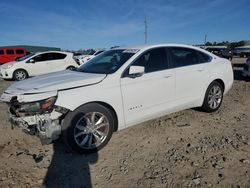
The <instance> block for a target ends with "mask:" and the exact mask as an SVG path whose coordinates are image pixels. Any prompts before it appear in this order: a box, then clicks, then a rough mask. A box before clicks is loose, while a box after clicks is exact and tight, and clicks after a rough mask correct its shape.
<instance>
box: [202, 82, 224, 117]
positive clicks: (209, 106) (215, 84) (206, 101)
mask: <svg viewBox="0 0 250 188" xmlns="http://www.w3.org/2000/svg"><path fill="white" fill-rule="evenodd" d="M214 88H217V89H218V90H220V92H221V95H219V94H218V97H214V98H215V99H214V100H218V101H219V98H220V102H218V101H217V104H216V105H214V107H212V106H213V105H212V104H211V100H213V99H212V97H211V95H212V94H211V92H212V89H214ZM223 93H224V89H223V87H222V85H221V84H220V83H219V82H217V81H213V82H212V83H211V84H210V85H209V86H208V88H207V91H206V94H205V98H204V101H203V105H202V107H201V109H202V110H203V111H205V112H209V113H211V112H215V111H217V110H218V109H219V108H220V106H221V104H222V101H223ZM210 94H211V95H210ZM217 98H218V99H217ZM215 103H216V102H215ZM213 104H214V103H213Z"/></svg>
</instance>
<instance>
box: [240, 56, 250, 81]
mask: <svg viewBox="0 0 250 188" xmlns="http://www.w3.org/2000/svg"><path fill="white" fill-rule="evenodd" d="M242 76H243V77H245V78H250V58H248V59H247V60H246V64H245V65H244V68H243V71H242Z"/></svg>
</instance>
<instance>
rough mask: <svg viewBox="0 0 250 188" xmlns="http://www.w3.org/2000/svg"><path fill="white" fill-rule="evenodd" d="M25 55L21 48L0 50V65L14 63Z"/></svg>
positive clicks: (25, 52)
mask: <svg viewBox="0 0 250 188" xmlns="http://www.w3.org/2000/svg"><path fill="white" fill-rule="evenodd" d="M26 54H27V51H26V50H25V49H23V48H0V64H4V63H8V62H10V61H16V60H17V59H18V58H20V57H23V56H26Z"/></svg>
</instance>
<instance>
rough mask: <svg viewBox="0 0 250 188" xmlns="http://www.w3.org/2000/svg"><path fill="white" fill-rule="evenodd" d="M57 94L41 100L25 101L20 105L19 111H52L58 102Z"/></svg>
mask: <svg viewBox="0 0 250 188" xmlns="http://www.w3.org/2000/svg"><path fill="white" fill-rule="evenodd" d="M56 98H57V97H56V96H55V97H51V98H48V99H44V100H41V101H36V102H30V103H23V104H21V105H20V108H19V112H26V113H42V112H51V111H52V110H53V106H54V104H55V102H56Z"/></svg>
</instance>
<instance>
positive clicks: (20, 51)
mask: <svg viewBox="0 0 250 188" xmlns="http://www.w3.org/2000/svg"><path fill="white" fill-rule="evenodd" d="M16 54H24V51H23V50H16Z"/></svg>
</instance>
